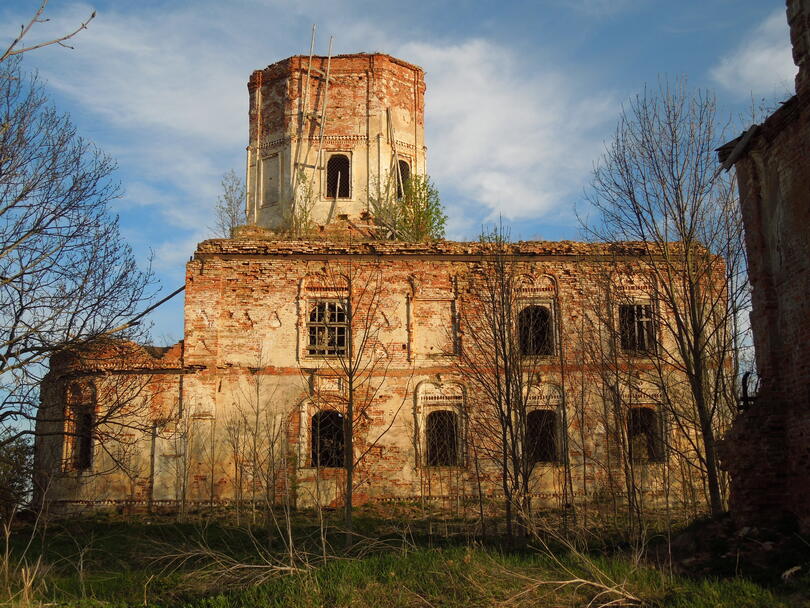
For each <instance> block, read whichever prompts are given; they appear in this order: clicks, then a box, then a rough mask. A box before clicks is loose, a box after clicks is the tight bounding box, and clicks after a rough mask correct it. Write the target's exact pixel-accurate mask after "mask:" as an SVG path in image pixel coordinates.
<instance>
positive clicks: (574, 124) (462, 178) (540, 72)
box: [400, 39, 616, 220]
mask: <svg viewBox="0 0 810 608" xmlns="http://www.w3.org/2000/svg"><path fill="white" fill-rule="evenodd" d="M400 53H401V56H403V57H406V58H408V59H409V60H410V61H413V62H415V63H417V64H419V65H421V66H422V67H424V68H425V71H426V80H427V84H428V88H427V98H426V101H425V106H426V113H427V117H426V122H427V124H426V127H425V128H426V133H427V134H426V137H427V140H428V146H429V149H428V170H429V171H430V173H431V174H432V176H433V177H434V178H435V179H436V180H437V181H438V182H439V183H440V184H441V185H446V186H450V187H452V188H453V189H454V190H456V191H458V192H460V193H462V194H463V195H464V197H465V198H466V199H468V200H469V201H471V202H472V204H473V205H474V206H477V207H479V208H480V210H479V209H473V210H470V209H468V210H467V213H470V212H471V211H472V212H473V213H475V212H476V211H478V213H477V215H478V216H479V217H481V216H483V217H482V219H487V220H492V219H494V218H495V217H497V216H498V215H499V214H503V215H504V216H505V217H507V218H510V219H517V218H537V217H540V216H543V215H547V214H550V213H556V212H558V211H559V206H560V205H561V204H562V203H563V201H564V200H565V199H566V197H569V196H571V195H572V194H575V193H578V192H579V190H580V189H581V187H582V182H583V178H584V177H585V176H587V174H588V171H589V168H590V166H591V161H592V159H593V158H595V156H596V154H597V152H598V146H599V139H600V138H599V137H598V136H596V134H595V133H594V127H598V126H599V125H603V124H605V121H606V120H610V121H612V120H613V118H614V116H615V114H616V104H615V103H614V101H613V99H612V97H611V96H609V95H605V94H599V93H596V94H593V93H585V91H584V87H582V86H580V84H579V83H577V81H576V79H575V78H574V77H571V76H568V75H566V74H564V73H562V72H561V71H558V70H557V69H555V68H552V67H549V65H548V64H544V63H543V61H542V58H537V57H536V58H535V61H533V62H531V63H530V64H528V65H526V64H523V63H522V62H521V61H520V59H519V58H518V57H517V56H516V55H515V54H514V53H512V52H511V51H510V50H508V49H506V48H504V47H503V46H499V45H496V44H494V43H492V42H489V41H486V40H480V39H476V40H468V41H465V42H463V43H461V44H456V45H442V44H429V43H409V44H405V45H402V46H401V47H400ZM529 66H534V67H533V68H531V69H529ZM538 66H540V67H538ZM565 204H567V201H566V203H565ZM480 211H485V212H484V213H483V214H482V213H481V212H480Z"/></svg>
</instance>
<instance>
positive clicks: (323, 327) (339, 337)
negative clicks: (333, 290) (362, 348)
mask: <svg viewBox="0 0 810 608" xmlns="http://www.w3.org/2000/svg"><path fill="white" fill-rule="evenodd" d="M307 334H308V342H307V353H308V354H310V355H315V356H339V355H345V354H346V339H347V334H348V323H347V319H346V311H345V310H344V309H343V307H342V306H341V305H340V304H339V303H338V302H318V303H317V304H315V306H313V307H312V308H311V309H310V311H309V321H308V322H307Z"/></svg>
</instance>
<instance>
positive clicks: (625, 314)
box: [619, 304, 655, 353]
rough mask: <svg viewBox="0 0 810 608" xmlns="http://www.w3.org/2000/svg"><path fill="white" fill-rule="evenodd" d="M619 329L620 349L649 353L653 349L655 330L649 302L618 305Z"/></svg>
mask: <svg viewBox="0 0 810 608" xmlns="http://www.w3.org/2000/svg"><path fill="white" fill-rule="evenodd" d="M619 331H620V337H621V347H622V350H625V351H629V352H636V353H651V352H653V350H654V349H655V331H654V326H653V316H652V306H651V305H650V304H625V305H622V306H619Z"/></svg>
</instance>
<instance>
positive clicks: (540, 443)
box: [526, 410, 558, 465]
mask: <svg viewBox="0 0 810 608" xmlns="http://www.w3.org/2000/svg"><path fill="white" fill-rule="evenodd" d="M526 451H527V455H528V460H529V464H530V465H533V464H535V463H537V462H556V461H557V460H558V456H557V415H556V413H555V412H554V410H533V411H531V412H529V413H528V415H527V416H526Z"/></svg>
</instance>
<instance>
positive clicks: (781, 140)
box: [719, 0, 810, 530]
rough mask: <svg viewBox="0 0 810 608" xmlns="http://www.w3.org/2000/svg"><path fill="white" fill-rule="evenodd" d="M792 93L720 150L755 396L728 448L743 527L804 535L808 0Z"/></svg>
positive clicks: (799, 13) (797, 14) (809, 512)
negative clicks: (737, 238) (747, 302)
mask: <svg viewBox="0 0 810 608" xmlns="http://www.w3.org/2000/svg"><path fill="white" fill-rule="evenodd" d="M787 15H788V23H789V25H790V38H791V42H792V44H793V59H794V61H795V63H796V65H797V66H798V67H799V73H798V75H797V76H796V95H794V96H793V97H791V98H790V99H789V100H788V101H786V102H785V103H784V104H782V106H781V107H780V108H779V109H778V110H777V111H776V112H774V113H773V114H772V115H771V116H769V117H768V118H767V119H766V120H765V121H764V122H763V123H762V124H759V125H754V126H752V127H751V128H750V129H749V130H748V131H746V132H745V133H744V134H743V135H741V136H740V137H738V138H737V139H735V140H734V141H731V142H729V143H728V144H726V145H725V146H723V147H722V148H721V149H720V150H719V152H720V161H721V162H722V163H723V165H724V167H726V168H727V169H729V168H731V167H732V166H733V167H734V168H735V169H736V171H737V177H738V182H739V189H740V201H741V204H742V211H743V221H744V223H745V232H746V246H747V249H748V258H749V272H750V278H751V285H752V287H753V291H752V299H753V312H752V314H751V324H752V327H753V331H754V342H755V347H756V364H757V371H758V374H759V376H760V382H761V385H760V388H759V391H758V394H757V395H756V399H755V400H754V401H753V402H752V403H750V404H748V408H747V410H746V411H745V412H744V413H742V414H741V415H740V416H739V418H738V419H737V420H736V421H735V424H734V428H733V431H732V433H730V435H729V437H728V441H727V445H726V446H725V452H726V453H725V458H724V460H725V462H726V464H727V467H728V469H729V471H730V473H731V479H732V485H731V511H732V514H733V515H734V516H735V517H736V518H737V519H738V520H739V521H740V523H744V524H751V523H762V522H773V521H776V520H779V519H783V518H784V517H785V516H788V517H790V518H793V519H796V520H798V521H799V524H800V525H801V527H802V528H803V529H804V530H807V529H809V528H810V474H809V473H808V472H809V471H810V190H808V184H809V183H810V0H788V2H787Z"/></svg>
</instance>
